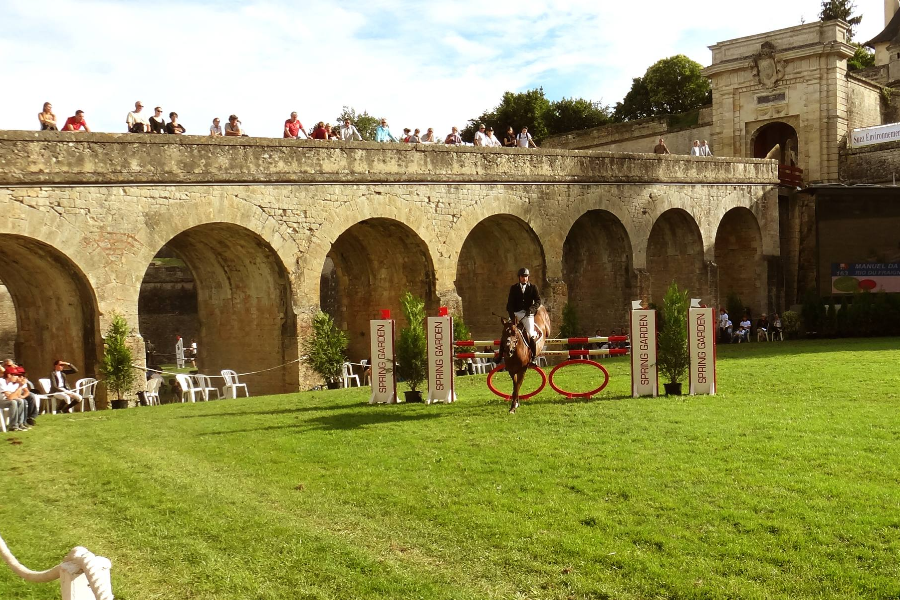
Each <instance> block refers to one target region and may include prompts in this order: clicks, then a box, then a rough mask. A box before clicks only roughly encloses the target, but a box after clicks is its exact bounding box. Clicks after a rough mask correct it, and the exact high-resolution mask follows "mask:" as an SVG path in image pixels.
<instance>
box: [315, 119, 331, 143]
mask: <svg viewBox="0 0 900 600" xmlns="http://www.w3.org/2000/svg"><path fill="white" fill-rule="evenodd" d="M312 139H314V140H327V139H328V133H327V132H326V131H325V121H319V124H318V125H316V128H315V129H313V132H312Z"/></svg>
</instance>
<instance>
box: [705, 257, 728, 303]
mask: <svg viewBox="0 0 900 600" xmlns="http://www.w3.org/2000/svg"><path fill="white" fill-rule="evenodd" d="M704 264H705V266H706V298H707V303H708V305H709V306H713V307H715V308H717V309H718V307H720V306H722V305H723V304H725V298H719V265H717V264H716V263H714V262H713V261H711V260H707V261H705V262H704Z"/></svg>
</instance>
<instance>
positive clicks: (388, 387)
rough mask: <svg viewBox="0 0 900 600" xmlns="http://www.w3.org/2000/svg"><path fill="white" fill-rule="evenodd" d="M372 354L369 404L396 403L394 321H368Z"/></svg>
mask: <svg viewBox="0 0 900 600" xmlns="http://www.w3.org/2000/svg"><path fill="white" fill-rule="evenodd" d="M369 324H370V332H369V335H370V339H371V352H372V376H371V380H372V397H371V398H369V404H375V403H385V402H386V403H389V404H395V403H396V402H397V378H396V376H395V374H394V367H395V366H396V363H395V362H394V320H393V319H382V320H377V321H376V320H372V321H369Z"/></svg>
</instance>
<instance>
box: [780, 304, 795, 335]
mask: <svg viewBox="0 0 900 600" xmlns="http://www.w3.org/2000/svg"><path fill="white" fill-rule="evenodd" d="M781 328H782V329H783V330H784V337H786V338H789V339H790V338H793V339H797V338H798V337H800V313H798V312H797V311H793V310H786V311H784V314H782V315H781Z"/></svg>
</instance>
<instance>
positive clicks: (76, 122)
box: [63, 109, 91, 133]
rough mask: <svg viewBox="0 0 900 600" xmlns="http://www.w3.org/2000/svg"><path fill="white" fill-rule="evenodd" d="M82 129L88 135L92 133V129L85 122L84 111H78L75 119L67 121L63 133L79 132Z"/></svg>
mask: <svg viewBox="0 0 900 600" xmlns="http://www.w3.org/2000/svg"><path fill="white" fill-rule="evenodd" d="M80 129H84V130H85V131H86V132H87V133H90V132H91V128H90V127H88V124H87V121H85V120H84V111H83V110H80V109H79V110H76V111H75V116H74V117H69V118H68V119H66V124H65V125H63V131H79V130H80Z"/></svg>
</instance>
